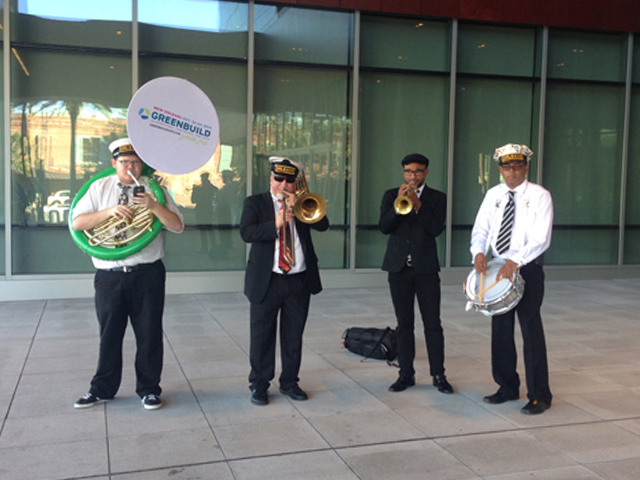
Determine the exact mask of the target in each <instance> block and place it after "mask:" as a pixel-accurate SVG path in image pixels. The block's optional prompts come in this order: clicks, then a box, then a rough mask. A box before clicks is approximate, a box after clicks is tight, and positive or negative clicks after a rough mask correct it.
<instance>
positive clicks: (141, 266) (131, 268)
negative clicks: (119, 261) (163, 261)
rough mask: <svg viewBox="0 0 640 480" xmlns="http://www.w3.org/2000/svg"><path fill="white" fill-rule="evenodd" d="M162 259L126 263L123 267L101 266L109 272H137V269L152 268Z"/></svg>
mask: <svg viewBox="0 0 640 480" xmlns="http://www.w3.org/2000/svg"><path fill="white" fill-rule="evenodd" d="M159 261H160V260H156V261H155V262H153V263H139V264H138V265H124V266H122V267H113V268H101V270H105V271H107V272H123V273H129V272H135V271H136V270H144V269H145V268H151V267H153V266H154V265H156V264H157V263H158V262H159Z"/></svg>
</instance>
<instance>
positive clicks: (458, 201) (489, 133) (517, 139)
mask: <svg viewBox="0 0 640 480" xmlns="http://www.w3.org/2000/svg"><path fill="white" fill-rule="evenodd" d="M536 98H537V95H536V92H535V86H534V83H533V82H531V81H522V80H495V79H481V78H475V79H474V78H460V79H458V93H457V95H456V99H457V102H456V134H455V135H456V142H455V150H454V152H455V161H454V170H453V171H454V177H453V178H454V181H453V195H452V200H451V201H452V202H453V225H452V229H453V237H452V249H451V252H452V257H451V264H452V265H453V266H459V265H469V262H470V261H471V254H470V253H469V242H470V240H471V228H472V226H473V223H474V221H475V218H476V214H477V213H478V208H480V204H481V203H482V199H483V198H484V194H485V193H486V192H487V190H488V189H490V188H491V187H493V186H495V185H497V184H498V183H499V182H501V181H502V177H501V176H500V172H499V170H498V165H497V163H496V162H495V161H494V160H493V153H494V151H495V149H496V148H498V147H500V146H502V145H504V144H506V143H524V144H526V145H528V146H529V147H530V148H531V149H532V150H534V152H535V145H534V144H533V142H534V139H535V132H534V130H535V127H536V125H533V124H532V117H533V116H532V105H533V104H534V103H535V102H534V100H535V99H536ZM536 160H537V158H536V157H535V156H534V158H533V162H532V164H531V169H530V171H529V179H531V180H532V181H534V182H535V180H536V176H535V175H536V166H537V164H536Z"/></svg>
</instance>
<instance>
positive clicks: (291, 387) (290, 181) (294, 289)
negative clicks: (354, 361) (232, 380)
mask: <svg viewBox="0 0 640 480" xmlns="http://www.w3.org/2000/svg"><path fill="white" fill-rule="evenodd" d="M269 162H270V163H271V177H270V181H269V182H270V189H269V191H268V192H265V193H260V194H257V195H253V196H250V197H248V198H247V199H246V200H245V202H244V208H243V211H242V219H241V220H240V235H241V236H242V239H243V240H244V241H245V242H247V243H250V244H251V251H250V253H249V260H248V262H247V268H246V273H245V286H244V293H245V295H246V296H247V298H248V299H249V302H251V306H250V329H251V346H250V353H249V360H250V363H251V372H250V374H249V383H250V389H251V402H252V403H253V404H255V405H267V404H268V403H269V397H268V394H267V390H268V388H269V384H270V382H271V380H273V378H274V376H275V360H276V358H275V354H276V352H275V350H276V332H277V324H278V313H280V354H281V358H282V372H281V374H280V377H279V385H280V392H281V393H282V394H283V395H286V396H288V397H289V398H291V399H293V400H298V401H301V400H307V399H308V396H307V394H306V393H305V392H304V391H303V390H302V389H301V388H300V387H299V385H298V382H299V378H298V373H299V371H300V363H301V360H302V334H303V332H304V327H305V324H306V321H307V315H308V312H309V303H310V299H311V294H316V293H319V292H320V291H321V290H322V284H321V282H320V274H319V271H318V258H317V257H316V253H315V251H314V248H313V242H312V240H311V231H310V229H311V228H313V229H314V230H318V231H321V232H322V231H325V230H327V229H328V228H329V221H328V220H327V218H326V216H324V215H323V216H322V218H321V219H319V221H317V222H316V223H313V224H309V223H304V222H302V221H300V220H299V219H297V218H296V217H295V216H294V213H293V207H294V205H295V204H296V198H297V197H296V179H297V177H298V174H300V175H304V172H302V167H301V166H300V165H299V164H297V163H295V162H293V161H292V160H290V159H288V158H283V157H270V158H269Z"/></svg>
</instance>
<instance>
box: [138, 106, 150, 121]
mask: <svg viewBox="0 0 640 480" xmlns="http://www.w3.org/2000/svg"><path fill="white" fill-rule="evenodd" d="M138 115H140V118H142V119H143V120H146V119H148V118H149V115H151V112H149V109H148V108H144V107H143V108H141V109H140V110H138Z"/></svg>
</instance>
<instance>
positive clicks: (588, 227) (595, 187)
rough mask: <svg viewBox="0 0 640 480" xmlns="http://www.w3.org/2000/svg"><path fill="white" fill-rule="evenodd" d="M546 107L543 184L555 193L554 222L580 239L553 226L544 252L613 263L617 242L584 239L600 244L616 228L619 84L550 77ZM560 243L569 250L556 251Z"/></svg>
mask: <svg viewBox="0 0 640 480" xmlns="http://www.w3.org/2000/svg"><path fill="white" fill-rule="evenodd" d="M546 113H547V116H546V126H545V132H546V138H545V145H546V147H545V163H544V179H545V181H544V184H545V186H546V187H547V188H548V189H549V190H550V191H551V193H552V195H553V198H554V210H555V217H554V226H555V227H554V228H556V229H557V231H558V232H562V231H565V233H564V234H560V235H565V238H567V235H568V236H569V237H568V238H576V236H581V238H582V239H583V240H582V241H580V242H575V243H571V242H567V243H564V244H563V243H562V242H556V240H555V232H554V241H553V242H552V244H551V248H550V250H553V254H551V252H550V255H549V258H555V259H558V258H559V257H562V256H564V257H567V258H569V257H570V258H580V259H581V261H580V262H579V263H583V264H602V263H612V261H611V259H612V258H615V257H616V254H615V252H616V251H617V245H616V243H615V242H614V243H613V244H612V245H611V249H612V250H606V249H604V248H603V249H601V250H600V249H598V250H595V249H593V248H591V245H590V244H589V239H590V238H591V237H593V239H592V240H593V242H594V244H596V243H597V242H600V243H597V244H598V245H600V246H602V245H604V244H606V243H607V242H608V240H607V241H605V240H603V238H604V237H606V238H614V237H616V236H617V232H618V217H619V205H620V166H621V151H622V126H623V113H624V87H617V86H601V85H584V84H576V85H567V84H566V83H561V84H556V83H554V82H549V86H548V92H547V108H546ZM593 228H598V230H593ZM562 248H568V249H569V250H571V251H568V250H560V252H558V253H556V252H557V250H558V249H562ZM614 261H615V260H614Z"/></svg>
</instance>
